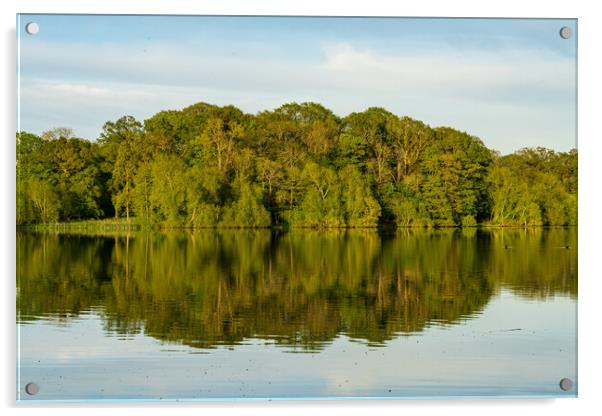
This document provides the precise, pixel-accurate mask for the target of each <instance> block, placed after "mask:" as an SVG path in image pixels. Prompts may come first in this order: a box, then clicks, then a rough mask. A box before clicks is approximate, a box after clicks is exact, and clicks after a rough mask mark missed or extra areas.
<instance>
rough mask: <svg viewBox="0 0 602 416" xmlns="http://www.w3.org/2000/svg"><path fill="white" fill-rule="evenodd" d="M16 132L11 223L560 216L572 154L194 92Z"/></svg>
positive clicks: (374, 114)
mask: <svg viewBox="0 0 602 416" xmlns="http://www.w3.org/2000/svg"><path fill="white" fill-rule="evenodd" d="M71 136H72V132H71V131H70V130H69V129H66V128H60V129H54V130H51V131H49V132H45V133H43V134H42V135H41V137H38V136H36V135H33V134H30V133H26V132H21V133H18V134H17V223H18V224H29V223H53V222H57V221H72V220H81V219H95V218H106V217H113V216H114V217H122V218H125V219H126V221H128V222H129V221H132V222H135V223H137V224H140V225H142V226H153V225H157V226H162V227H191V228H195V227H267V226H271V225H290V226H294V227H318V228H325V227H373V226H377V225H379V224H395V225H397V226H400V227H402V226H423V227H440V226H464V227H466V226H474V225H477V224H491V225H520V226H530V225H569V224H576V222H577V152H576V150H572V151H570V152H568V153H558V152H554V151H551V150H547V149H542V148H537V149H523V150H520V151H518V152H516V153H514V154H512V155H508V156H503V157H502V156H500V155H499V154H497V153H496V152H494V151H492V150H490V149H488V148H487V147H485V146H484V145H483V143H482V142H481V140H480V139H478V138H476V137H474V136H471V135H469V134H467V133H464V132H460V131H457V130H454V129H452V128H447V127H440V128H431V127H429V126H427V125H425V124H424V123H422V122H420V121H417V120H413V119H411V118H409V117H398V116H396V115H394V114H392V113H390V112H388V111H386V110H384V109H382V108H369V109H368V110H366V111H364V112H361V113H352V114H350V115H348V116H347V117H345V118H342V119H341V118H339V117H337V116H336V115H334V114H333V113H332V112H331V111H330V110H328V109H326V108H324V107H323V106H321V105H319V104H316V103H303V104H296V103H292V104H285V105H283V106H281V107H280V108H278V109H276V110H274V111H265V112H261V113H258V114H257V115H250V114H244V113H243V112H241V111H240V110H239V109H237V108H235V107H233V106H225V107H218V106H214V105H210V104H205V103H198V104H195V105H192V106H190V107H187V108H185V109H183V110H181V111H162V112H159V113H157V114H155V115H154V116H152V117H151V118H149V119H148V120H145V121H144V123H140V122H139V121H137V120H135V119H134V118H133V117H130V116H125V117H122V118H120V119H118V120H116V121H111V122H107V123H106V124H105V125H104V127H103V131H102V134H101V136H100V138H99V139H98V140H96V141H94V142H91V141H88V140H84V139H80V138H75V137H71Z"/></svg>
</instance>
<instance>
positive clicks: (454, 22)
mask: <svg viewBox="0 0 602 416" xmlns="http://www.w3.org/2000/svg"><path fill="white" fill-rule="evenodd" d="M29 22H36V23H38V25H39V28H40V30H39V32H38V33H37V34H36V35H29V34H27V33H26V32H25V25H26V24H27V23H29ZM563 26H568V27H570V28H572V29H573V33H574V34H575V35H573V37H572V38H570V39H562V38H561V37H560V36H559V30H560V28H561V27H563ZM576 26H577V23H576V20H574V19H568V20H560V19H442V18H432V19H431V18H428V19H427V18H333V17H321V18H320V17H209V16H100V15H96V16H94V15H29V14H26V15H19V16H17V28H18V29H17V31H18V35H17V38H18V39H17V40H18V54H19V57H18V82H19V85H18V100H19V103H18V117H19V119H18V124H17V126H18V130H22V131H29V132H32V133H36V134H40V133H42V132H43V131H45V130H49V129H51V128H54V127H70V128H72V129H73V130H74V133H75V135H76V136H78V137H84V138H87V139H91V140H95V139H96V138H98V137H99V134H100V132H101V130H102V126H103V124H104V123H105V122H106V121H109V120H115V119H117V118H119V117H121V116H123V115H132V116H134V117H136V118H137V119H139V120H144V119H146V118H148V117H150V116H152V115H153V114H155V113H157V112H159V111H162V110H167V109H182V108H184V107H187V106H189V105H191V104H194V103H197V102H201V101H202V102H207V103H211V104H217V105H226V104H232V105H235V106H236V107H238V108H240V109H241V110H243V111H245V112H248V113H257V112H259V111H263V110H271V109H274V108H277V107H279V106H280V105H282V104H284V103H288V102H305V101H314V102H319V103H321V104H323V105H324V106H325V107H327V108H329V109H331V110H332V111H333V112H334V113H335V114H337V115H339V116H346V115H347V114H349V113H351V112H355V111H363V110H365V109H367V108H369V107H375V106H376V107H384V108H386V109H387V110H389V111H391V112H393V113H395V114H397V115H400V116H404V115H405V116H410V117H412V118H416V119H419V120H422V121H424V122H425V123H427V124H429V125H431V126H432V127H437V126H450V127H454V128H456V129H459V130H462V131H466V132H468V133H470V134H472V135H475V136H478V137H480V138H481V139H482V140H483V142H484V143H485V144H486V145H487V146H488V147H490V148H493V149H496V150H498V151H500V152H501V153H502V154H507V153H511V152H513V151H515V150H518V149H520V148H523V147H535V146H543V147H548V148H552V149H554V150H558V151H566V150H569V149H571V148H574V147H576V94H577V93H576V71H577V65H576V54H577V40H576V38H577V36H576V32H577V27H576Z"/></svg>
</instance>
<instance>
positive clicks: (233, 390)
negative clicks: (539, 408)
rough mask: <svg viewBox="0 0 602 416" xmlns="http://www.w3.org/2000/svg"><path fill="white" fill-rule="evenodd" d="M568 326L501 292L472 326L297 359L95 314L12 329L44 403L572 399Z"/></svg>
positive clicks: (558, 302) (555, 311)
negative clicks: (126, 325) (185, 341)
mask: <svg viewBox="0 0 602 416" xmlns="http://www.w3.org/2000/svg"><path fill="white" fill-rule="evenodd" d="M576 331H577V328H576V301H575V299H570V298H568V297H564V296H556V297H554V298H548V299H546V300H545V301H540V300H528V299H524V298H521V297H518V296H516V295H513V294H512V293H511V292H509V291H502V292H501V293H500V294H499V295H496V296H495V297H494V298H492V299H491V301H490V303H489V304H488V305H487V306H486V308H485V309H484V311H483V312H482V313H481V314H480V315H478V316H476V317H475V318H473V319H469V320H466V321H465V322H463V323H460V324H458V325H452V326H445V327H440V326H431V327H428V328H426V329H425V330H424V331H423V332H421V333H419V334H416V335H410V336H401V337H397V338H395V339H393V340H391V341H387V342H386V343H385V345H386V347H384V348H383V347H372V346H369V345H367V344H366V342H350V340H349V338H347V337H346V336H345V335H339V336H338V337H337V338H336V339H335V340H334V341H333V342H332V343H330V344H329V345H326V346H325V348H324V350H322V351H319V352H307V353H303V354H290V353H287V352H291V351H292V348H291V347H278V346H276V345H275V344H274V342H273V341H265V340H260V339H249V340H246V341H245V342H244V343H243V345H238V346H230V347H221V346H220V347H218V348H216V349H194V348H191V347H187V346H182V345H178V344H168V343H161V342H159V341H157V340H155V339H153V338H151V337H146V336H144V335H134V336H130V337H127V338H123V337H121V338H119V337H114V336H107V333H106V332H105V331H104V329H103V322H102V321H101V319H100V318H99V317H98V314H97V313H96V312H93V313H89V314H86V315H81V316H80V317H78V318H75V319H73V320H70V321H69V322H68V323H67V324H61V325H56V324H55V322H53V321H48V320H44V321H37V322H32V323H28V324H22V325H20V363H21V365H20V369H19V370H20V371H19V380H18V384H19V385H20V386H21V387H22V386H24V385H25V384H26V383H27V382H30V381H35V382H36V383H38V384H39V385H40V393H39V394H38V395H37V396H35V399H40V400H61V399H66V400H69V399H74V400H84V399H114V398H117V399H156V398H162V399H202V398H228V397H242V398H252V397H259V398H268V397H269V398H279V397H335V396H360V397H366V396H369V397H407V396H418V395H420V396H449V395H462V396H481V395H483V396H486V395H509V396H522V395H527V396H560V395H565V396H566V395H569V396H573V395H575V394H576V387H575V388H574V389H573V390H572V391H570V392H566V393H565V392H562V391H561V390H560V389H559V387H558V382H559V380H560V379H561V378H563V377H569V378H571V379H573V380H576V342H575V341H576V333H577V332H576ZM20 398H21V399H23V400H29V399H30V397H29V396H26V395H25V394H23V393H22V395H21V396H20Z"/></svg>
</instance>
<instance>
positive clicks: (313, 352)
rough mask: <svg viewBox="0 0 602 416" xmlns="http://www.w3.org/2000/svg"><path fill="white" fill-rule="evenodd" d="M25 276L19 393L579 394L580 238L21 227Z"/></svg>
mask: <svg viewBox="0 0 602 416" xmlns="http://www.w3.org/2000/svg"><path fill="white" fill-rule="evenodd" d="M17 283H18V292H17V309H18V310H17V313H18V330H19V368H18V388H19V391H18V398H19V400H27V401H29V400H103V399H126V400H139V399H151V400H156V399H172V400H173V399H181V400H190V399H220V398H275V399H276V398H306V397H310V398H330V397H383V398H395V397H417V396H423V397H424V396H426V397H433V396H436V397H441V396H498V395H504V396H521V397H522V396H526V397H549V396H574V395H576V391H577V386H576V384H575V387H574V388H573V389H572V390H571V391H568V392H563V391H562V390H560V389H559V386H558V382H559V380H560V379H561V378H563V377H569V378H571V379H572V380H573V381H575V383H576V381H577V377H576V371H577V370H576V330H577V327H576V302H577V232H576V230H575V229H561V228H557V229H530V230H520V229H502V230H497V229H496V230H440V231H422V230H402V231H398V232H393V233H379V232H377V231H373V230H347V231H328V232H317V231H291V232H288V233H282V232H274V231H269V230H261V231H257V230H255V231H252V230H230V231H215V230H206V231H202V232H194V233H183V232H169V233H129V234H116V235H111V234H107V235H68V234H51V233H45V234H39V233H25V232H18V233H17ZM30 381H34V382H36V383H37V384H38V385H39V386H40V391H39V393H38V394H37V395H35V396H28V395H27V394H25V393H24V390H23V387H24V385H25V384H27V383H28V382H30Z"/></svg>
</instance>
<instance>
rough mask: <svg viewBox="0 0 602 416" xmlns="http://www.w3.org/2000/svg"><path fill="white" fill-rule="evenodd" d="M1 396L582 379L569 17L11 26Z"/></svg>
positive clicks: (553, 389) (531, 390)
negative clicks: (9, 256) (9, 277)
mask: <svg viewBox="0 0 602 416" xmlns="http://www.w3.org/2000/svg"><path fill="white" fill-rule="evenodd" d="M17 43H18V49H17V50H18V57H17V58H18V59H17V60H18V86H17V88H18V103H17V104H18V120H17V126H18V129H17V134H16V140H17V142H16V143H17V144H16V150H17V168H16V178H17V195H16V222H17V224H16V244H17V250H16V253H17V276H16V284H17V322H16V325H17V335H18V339H17V369H16V370H17V392H16V394H17V400H18V401H19V402H39V401H42V402H47V401H57V402H63V401H141V400H144V401H147V400H148V401H158V400H167V401H173V400H180V401H192V400H240V399H243V400H250V399H262V400H266V399H343V398H344V399H363V398H376V399H405V398H450V397H451V398H475V397H477V398H484V397H519V398H534V397H540V398H541V397H576V396H577V387H578V379H577V150H576V147H577V135H576V117H577V109H576V95H577V80H576V76H577V72H576V68H577V21H576V19H564V20H563V19H486V18H483V19H457V18H455V19H446V18H401V17H400V18H361V17H357V18H347V17H292V16H291V17H284V16H281V17H275V16H272V17H268V16H266V17H242V16H241V17H236V16H117V15H115V16H109V15H34V14H22V15H18V16H17Z"/></svg>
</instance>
